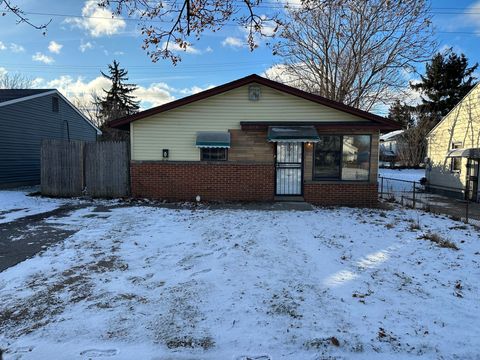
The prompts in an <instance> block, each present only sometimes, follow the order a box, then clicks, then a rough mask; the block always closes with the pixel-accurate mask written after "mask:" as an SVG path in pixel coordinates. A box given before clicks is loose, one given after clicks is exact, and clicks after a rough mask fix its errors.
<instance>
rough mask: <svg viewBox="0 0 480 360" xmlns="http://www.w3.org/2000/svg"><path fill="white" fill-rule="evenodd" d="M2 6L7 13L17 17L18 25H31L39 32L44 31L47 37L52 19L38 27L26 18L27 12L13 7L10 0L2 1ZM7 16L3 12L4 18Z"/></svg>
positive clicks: (0, 1) (0, 4) (0, 2)
mask: <svg viewBox="0 0 480 360" xmlns="http://www.w3.org/2000/svg"><path fill="white" fill-rule="evenodd" d="M0 6H3V7H4V8H5V9H6V11H8V12H11V13H12V14H14V15H15V16H16V17H17V19H18V20H17V24H21V23H25V24H28V25H30V26H31V27H33V28H35V29H37V30H42V32H43V34H44V35H45V33H46V31H47V26H48V25H50V23H51V22H52V19H50V20H49V21H48V22H47V23H44V24H40V25H36V24H34V23H32V22H31V21H30V20H29V19H28V18H27V17H26V16H25V12H24V11H23V10H22V9H20V7H19V6H18V5H13V4H12V2H11V1H9V0H0ZM5 15H7V13H6V12H5V11H4V12H2V16H5Z"/></svg>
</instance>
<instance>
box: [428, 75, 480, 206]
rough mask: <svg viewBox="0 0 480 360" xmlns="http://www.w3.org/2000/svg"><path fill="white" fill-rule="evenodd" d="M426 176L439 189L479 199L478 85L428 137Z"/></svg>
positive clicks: (479, 107) (479, 121)
mask: <svg viewBox="0 0 480 360" xmlns="http://www.w3.org/2000/svg"><path fill="white" fill-rule="evenodd" d="M427 142H428V146H427V168H426V177H427V180H428V182H429V184H431V185H432V186H434V187H438V188H439V190H442V191H441V192H443V193H445V194H448V195H453V196H455V197H458V198H463V199H469V200H472V201H480V192H479V187H478V176H479V163H480V84H477V85H476V86H475V87H474V88H473V89H472V90H471V91H470V92H469V93H468V94H467V95H466V96H465V97H464V98H463V99H462V100H461V101H460V102H459V103H458V104H457V105H456V106H455V107H454V108H453V109H452V110H451V111H450V112H449V113H448V114H447V115H446V116H445V117H444V118H443V119H442V120H441V121H440V122H439V123H438V124H437V126H435V127H434V128H433V129H432V130H431V131H430V133H429V134H428V136H427Z"/></svg>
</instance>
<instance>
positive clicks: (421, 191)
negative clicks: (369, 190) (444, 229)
mask: <svg viewBox="0 0 480 360" xmlns="http://www.w3.org/2000/svg"><path fill="white" fill-rule="evenodd" d="M378 192H379V196H380V198H381V199H384V200H386V201H391V202H396V203H399V204H401V205H403V206H406V207H410V208H412V209H421V210H425V211H428V212H432V213H436V214H444V215H448V216H449V217H451V218H452V219H455V220H459V221H463V222H465V223H467V224H472V225H475V226H477V227H480V203H476V202H472V201H468V200H464V199H465V189H460V188H450V187H446V186H432V185H428V184H422V183H420V182H419V181H409V180H401V179H394V178H389V177H383V176H380V177H379V178H378Z"/></svg>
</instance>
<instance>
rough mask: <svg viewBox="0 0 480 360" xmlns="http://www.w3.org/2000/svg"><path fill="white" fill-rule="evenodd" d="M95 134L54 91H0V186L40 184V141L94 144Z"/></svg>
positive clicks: (91, 126)
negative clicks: (78, 141) (88, 141)
mask: <svg viewBox="0 0 480 360" xmlns="http://www.w3.org/2000/svg"><path fill="white" fill-rule="evenodd" d="M97 134H100V130H99V129H97V128H96V127H95V126H94V125H93V124H92V123H91V122H90V121H89V120H88V119H87V118H86V117H85V116H83V115H82V114H81V113H80V111H79V110H78V109H76V108H75V106H73V105H72V104H71V103H70V102H69V101H68V100H67V99H66V98H65V97H64V96H63V95H62V94H60V93H59V92H58V91H57V90H53V89H26V90H21V89H8V90H0V186H1V187H12V186H21V185H30V184H39V183H40V145H41V141H42V140H43V139H66V140H67V139H70V140H91V141H95V140H96V137H97Z"/></svg>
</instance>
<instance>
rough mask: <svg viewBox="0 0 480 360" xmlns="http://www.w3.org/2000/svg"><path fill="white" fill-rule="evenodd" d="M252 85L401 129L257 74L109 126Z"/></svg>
mask: <svg viewBox="0 0 480 360" xmlns="http://www.w3.org/2000/svg"><path fill="white" fill-rule="evenodd" d="M250 83H258V84H260V85H264V86H267V87H270V88H272V89H275V90H278V91H281V92H285V93H287V94H290V95H293V96H297V97H300V98H303V99H306V100H309V101H312V102H315V103H317V104H321V105H324V106H328V107H330V108H333V109H336V110H339V111H343V112H346V113H349V114H352V115H355V116H358V117H360V118H362V119H366V120H370V121H373V122H376V123H381V124H386V125H388V126H387V127H382V128H385V129H392V130H395V129H401V127H400V125H398V124H397V123H395V122H394V121H392V120H389V119H386V118H384V117H381V116H378V115H375V114H372V113H369V112H367V111H363V110H360V109H356V108H354V107H351V106H348V105H345V104H342V103H339V102H337V101H333V100H330V99H327V98H324V97H322V96H319V95H315V94H311V93H308V92H306V91H303V90H300V89H297V88H294V87H291V86H288V85H285V84H282V83H279V82H276V81H273V80H269V79H266V78H263V77H261V76H259V75H256V74H253V75H249V76H247V77H244V78H241V79H238V80H234V81H232V82H229V83H226V84H223V85H220V86H217V87H215V88H212V89H208V90H205V91H202V92H200V93H197V94H193V95H190V96H187V97H184V98H182V99H178V100H174V101H172V102H169V103H166V104H164V105H160V106H157V107H154V108H151V109H148V110H144V111H141V112H139V113H137V114H133V115H130V116H126V117H123V118H120V119H116V120H112V121H110V123H109V126H110V127H113V128H125V126H126V125H127V124H130V123H131V122H133V121H136V120H140V119H143V118H146V117H149V116H152V115H155V114H159V113H162V112H165V111H168V110H172V109H175V108H177V107H180V106H183V105H187V104H190V103H192V102H195V101H199V100H203V99H206V98H208V97H210V96H214V95H219V94H222V93H224V92H226V91H230V90H233V89H236V88H238V87H241V86H244V85H247V84H250Z"/></svg>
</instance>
